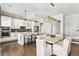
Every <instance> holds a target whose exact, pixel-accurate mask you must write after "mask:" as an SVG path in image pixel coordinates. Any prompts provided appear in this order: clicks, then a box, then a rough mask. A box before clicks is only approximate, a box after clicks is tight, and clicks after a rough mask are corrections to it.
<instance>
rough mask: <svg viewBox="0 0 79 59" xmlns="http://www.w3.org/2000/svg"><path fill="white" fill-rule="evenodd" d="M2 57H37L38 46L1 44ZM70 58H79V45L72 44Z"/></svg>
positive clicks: (15, 43) (13, 43) (33, 44)
mask: <svg viewBox="0 0 79 59" xmlns="http://www.w3.org/2000/svg"><path fill="white" fill-rule="evenodd" d="M0 50H1V51H0V53H1V54H0V55H1V56H36V45H35V43H31V44H28V45H25V46H24V47H22V46H20V45H18V44H17V42H11V43H4V44H0ZM70 56H79V45H78V44H72V49H71V53H70Z"/></svg>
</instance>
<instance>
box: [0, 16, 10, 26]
mask: <svg viewBox="0 0 79 59" xmlns="http://www.w3.org/2000/svg"><path fill="white" fill-rule="evenodd" d="M1 26H5V27H11V17H6V16H1Z"/></svg>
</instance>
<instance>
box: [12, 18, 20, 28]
mask: <svg viewBox="0 0 79 59" xmlns="http://www.w3.org/2000/svg"><path fill="white" fill-rule="evenodd" d="M20 25H21V21H20V19H15V18H12V20H11V28H12V29H20Z"/></svg>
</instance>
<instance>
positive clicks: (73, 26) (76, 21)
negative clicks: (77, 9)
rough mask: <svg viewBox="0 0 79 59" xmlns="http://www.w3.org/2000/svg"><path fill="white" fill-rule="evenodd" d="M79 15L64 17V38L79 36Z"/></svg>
mask: <svg viewBox="0 0 79 59" xmlns="http://www.w3.org/2000/svg"><path fill="white" fill-rule="evenodd" d="M77 29H79V14H75V15H70V16H65V35H66V36H79V32H77V31H76V30H77Z"/></svg>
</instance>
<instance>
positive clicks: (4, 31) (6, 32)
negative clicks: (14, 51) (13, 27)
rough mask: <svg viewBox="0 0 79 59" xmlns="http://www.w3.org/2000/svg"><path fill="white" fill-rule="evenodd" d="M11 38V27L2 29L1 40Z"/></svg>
mask: <svg viewBox="0 0 79 59" xmlns="http://www.w3.org/2000/svg"><path fill="white" fill-rule="evenodd" d="M4 37H10V27H1V38H4Z"/></svg>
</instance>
